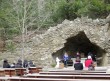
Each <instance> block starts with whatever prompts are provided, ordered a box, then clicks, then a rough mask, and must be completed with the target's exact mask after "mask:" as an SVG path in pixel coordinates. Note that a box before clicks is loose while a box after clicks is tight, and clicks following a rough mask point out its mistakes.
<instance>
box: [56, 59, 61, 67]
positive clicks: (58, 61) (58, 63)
mask: <svg viewBox="0 0 110 81" xmlns="http://www.w3.org/2000/svg"><path fill="white" fill-rule="evenodd" d="M56 62H57V64H56V66H55V68H59V65H60V59H59V58H58V57H56Z"/></svg>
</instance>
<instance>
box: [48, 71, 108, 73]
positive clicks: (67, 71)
mask: <svg viewBox="0 0 110 81" xmlns="http://www.w3.org/2000/svg"><path fill="white" fill-rule="evenodd" d="M49 72H81V73H82V72H83V73H84V72H85V73H106V71H88V70H50V71H49Z"/></svg>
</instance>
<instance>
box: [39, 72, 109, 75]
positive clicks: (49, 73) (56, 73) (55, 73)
mask: <svg viewBox="0 0 110 81" xmlns="http://www.w3.org/2000/svg"><path fill="white" fill-rule="evenodd" d="M39 74H48V75H52V74H53V75H110V73H80V72H79V73H78V72H39Z"/></svg>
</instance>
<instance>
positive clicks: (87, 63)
mask: <svg viewBox="0 0 110 81" xmlns="http://www.w3.org/2000/svg"><path fill="white" fill-rule="evenodd" d="M91 63H93V60H92V57H91V56H88V58H87V59H86V60H85V67H86V68H88V67H89V66H90V65H91Z"/></svg>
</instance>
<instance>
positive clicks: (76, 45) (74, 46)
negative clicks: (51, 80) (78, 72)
mask: <svg viewBox="0 0 110 81" xmlns="http://www.w3.org/2000/svg"><path fill="white" fill-rule="evenodd" d="M66 41H67V42H66V43H65V44H64V47H63V48H62V49H60V50H58V51H57V52H55V53H53V54H52V57H53V58H54V59H55V58H56V57H59V58H60V59H62V58H63V54H64V51H66V52H67V53H68V54H69V56H70V57H72V58H73V57H75V55H76V52H79V53H80V54H81V57H83V58H87V55H88V53H89V52H91V53H93V54H94V55H96V58H99V57H103V55H104V54H105V51H104V50H103V49H101V48H100V47H99V46H97V45H96V44H94V43H93V42H91V41H90V40H89V39H88V38H87V36H86V34H85V33H84V32H83V31H81V32H79V33H78V34H77V35H76V36H74V37H70V38H68V39H66ZM102 60H103V59H102V58H101V59H100V60H97V63H98V65H102Z"/></svg>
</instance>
